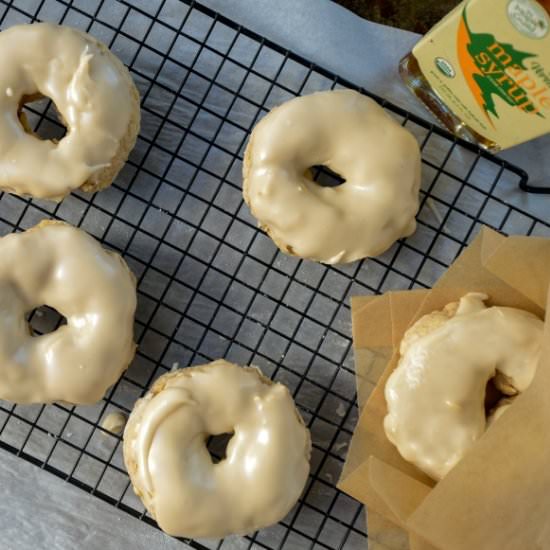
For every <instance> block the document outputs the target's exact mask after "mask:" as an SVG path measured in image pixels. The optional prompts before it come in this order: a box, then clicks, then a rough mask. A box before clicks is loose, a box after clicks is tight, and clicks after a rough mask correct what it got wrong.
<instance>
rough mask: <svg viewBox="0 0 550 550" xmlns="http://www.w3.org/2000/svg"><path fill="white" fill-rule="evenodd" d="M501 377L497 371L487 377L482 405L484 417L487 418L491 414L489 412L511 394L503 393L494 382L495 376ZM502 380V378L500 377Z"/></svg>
mask: <svg viewBox="0 0 550 550" xmlns="http://www.w3.org/2000/svg"><path fill="white" fill-rule="evenodd" d="M499 376H500V377H501V376H502V375H500V374H499V373H497V374H496V375H495V376H493V377H492V378H489V380H488V382H487V385H486V386H485V401H484V407H485V417H486V418H488V417H489V416H491V414H492V413H493V412H494V411H495V409H496V408H497V407H498V406H499V405H500V404H501V403H502V401H503V400H506V399H509V398H510V397H511V395H512V394H510V393H508V394H507V393H504V392H502V391H501V390H500V389H499V388H498V385H497V384H496V379H497V377H499ZM501 380H502V378H501Z"/></svg>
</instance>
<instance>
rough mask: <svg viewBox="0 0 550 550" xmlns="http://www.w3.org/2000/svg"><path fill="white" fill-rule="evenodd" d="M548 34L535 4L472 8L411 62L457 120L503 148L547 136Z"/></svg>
mask: <svg viewBox="0 0 550 550" xmlns="http://www.w3.org/2000/svg"><path fill="white" fill-rule="evenodd" d="M549 29H550V17H549V15H548V13H547V12H546V10H545V9H543V8H542V6H541V5H540V4H538V3H537V2H536V1H535V0H469V1H467V2H463V3H462V4H461V5H460V6H458V7H457V8H456V9H455V10H454V11H453V12H452V13H451V14H450V15H449V16H447V17H446V18H445V19H444V20H443V21H441V23H440V24H439V25H437V26H436V27H435V28H434V29H432V30H431V31H430V32H429V33H428V34H427V35H426V36H425V37H424V38H423V39H422V40H421V41H420V42H419V43H418V44H417V45H416V46H415V48H414V49H413V55H414V56H415V57H416V59H417V61H418V63H419V65H420V69H421V71H422V73H423V74H424V77H425V78H426V79H427V80H428V82H429V84H430V86H431V87H432V88H433V90H434V91H435V92H436V93H437V94H438V95H439V96H440V98H441V99H442V101H443V102H444V103H445V104H446V105H447V106H448V107H449V108H450V109H451V110H452V111H453V113H454V114H455V115H456V116H457V117H458V118H460V119H461V120H462V121H463V122H465V123H466V124H467V125H468V126H470V127H471V128H472V129H473V130H475V131H476V132H477V133H479V134H481V135H482V136H484V137H485V138H487V139H489V140H491V141H494V142H495V143H496V144H497V145H499V146H500V147H501V148H505V147H510V146H512V145H515V144H517V143H521V142H523V141H527V140H529V139H531V138H533V137H536V136H539V135H542V134H545V133H547V132H550V32H549Z"/></svg>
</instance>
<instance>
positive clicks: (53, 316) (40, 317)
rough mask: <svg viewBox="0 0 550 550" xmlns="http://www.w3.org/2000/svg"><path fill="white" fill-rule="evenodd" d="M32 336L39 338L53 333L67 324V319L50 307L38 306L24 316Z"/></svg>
mask: <svg viewBox="0 0 550 550" xmlns="http://www.w3.org/2000/svg"><path fill="white" fill-rule="evenodd" d="M26 319H27V322H28V323H29V326H30V328H31V332H32V335H33V336H41V335H44V334H50V333H51V332H55V331H56V330H57V329H58V328H59V327H61V326H63V325H66V324H67V319H66V317H64V316H63V315H61V313H59V311H57V309H54V308H53V307H50V306H40V307H37V308H35V309H33V310H32V311H31V312H29V313H28V314H27V315H26Z"/></svg>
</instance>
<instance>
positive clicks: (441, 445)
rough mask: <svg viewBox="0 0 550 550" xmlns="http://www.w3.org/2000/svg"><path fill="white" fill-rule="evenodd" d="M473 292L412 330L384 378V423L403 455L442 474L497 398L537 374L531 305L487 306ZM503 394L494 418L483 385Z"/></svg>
mask: <svg viewBox="0 0 550 550" xmlns="http://www.w3.org/2000/svg"><path fill="white" fill-rule="evenodd" d="M487 299H488V297H487V296H486V295H485V294H478V293H470V294H467V295H466V296H464V297H463V298H462V299H461V300H460V302H459V303H456V302H455V303H452V304H449V305H448V306H447V307H446V308H445V309H444V310H443V311H438V312H434V313H431V314H429V315H426V316H424V317H422V318H421V319H419V320H418V321H417V322H416V323H415V324H414V325H412V327H411V328H409V329H408V330H407V332H406V333H405V335H404V338H403V340H402V342H401V346H400V353H401V357H400V359H399V363H398V365H397V367H396V369H395V370H394V371H393V372H392V374H391V375H390V377H389V378H388V381H387V383H386V386H385V397H386V403H387V407H388V413H387V415H386V417H385V419H384V429H385V432H386V435H387V437H388V439H389V440H390V441H391V442H392V443H393V444H394V445H395V446H396V447H397V449H398V451H399V453H400V454H401V456H402V457H403V458H404V459H405V460H408V461H409V462H412V463H413V464H415V465H416V466H417V467H418V468H420V469H421V470H423V471H424V472H425V473H426V474H428V475H429V476H430V477H432V478H433V479H435V480H440V479H442V478H443V477H444V476H445V475H446V474H447V473H448V472H449V471H450V470H451V469H452V468H453V467H454V466H455V465H456V464H457V463H458V462H459V461H460V460H461V459H462V457H463V456H464V454H465V453H466V452H467V451H468V449H470V448H471V447H472V445H474V443H475V441H476V440H477V439H478V438H479V437H481V435H482V434H483V432H484V431H485V430H486V428H487V426H488V420H489V421H491V420H494V419H496V418H498V416H500V414H501V412H500V411H499V405H500V406H501V407H502V408H503V409H504V408H505V407H509V406H510V399H511V398H510V396H514V395H517V394H518V393H520V392H522V391H524V390H525V389H527V387H528V386H529V384H530V383H531V381H532V380H533V377H534V375H535V371H536V367H537V363H538V359H539V355H540V351H541V347H542V335H543V326H544V323H543V322H542V321H541V320H540V319H538V318H537V317H535V316H534V315H532V314H531V313H528V312H526V311H522V310H519V309H514V308H509V307H487V306H486V305H485V304H484V301H485V300H487ZM490 379H492V380H493V383H494V385H495V386H496V388H497V389H498V390H499V392H500V394H501V395H502V396H503V397H502V399H501V401H500V402H499V403H498V404H497V407H496V411H493V412H492V413H491V415H490V416H489V418H487V415H486V412H485V406H484V401H485V389H486V387H487V383H488V382H489V380H490Z"/></svg>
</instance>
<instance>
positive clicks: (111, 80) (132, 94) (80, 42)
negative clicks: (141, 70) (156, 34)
mask: <svg viewBox="0 0 550 550" xmlns="http://www.w3.org/2000/svg"><path fill="white" fill-rule="evenodd" d="M0 66H1V67H2V70H1V71H0V113H1V116H0V190H2V191H7V192H10V193H15V194H17V195H30V196H32V197H37V198H45V199H52V200H61V199H62V198H63V197H64V196H66V195H67V194H68V193H70V192H71V191H72V190H74V189H77V188H80V189H82V190H83V191H99V190H100V189H103V188H104V187H107V186H108V185H110V184H111V182H112V181H113V179H114V178H115V176H116V175H117V173H118V172H119V170H120V169H121V168H122V166H123V165H124V163H125V162H126V159H127V158H128V154H129V152H130V151H131V149H132V148H133V146H134V144H135V141H136V137H137V134H138V131H139V122H140V109H139V94H138V91H137V89H136V87H135V85H134V82H133V81H132V78H131V77H130V73H129V72H128V70H127V69H126V67H125V66H124V65H123V64H122V63H121V62H120V60H119V59H118V58H117V57H115V56H114V55H113V54H112V53H111V52H110V51H109V50H108V48H107V46H105V45H104V44H102V43H101V42H99V41H98V40H96V39H95V38H93V37H92V36H90V35H88V34H85V33H83V32H81V31H78V30H76V29H72V28H70V27H62V26H58V25H52V24H49V23H36V24H33V25H18V26H15V27H11V28H10V29H8V30H6V31H3V32H1V33H0ZM41 97H49V98H50V99H52V100H53V102H54V103H55V106H56V108H57V111H58V113H59V116H60V118H61V119H62V121H63V122H64V123H65V125H66V127H67V134H66V135H65V137H63V138H62V139H61V141H59V142H58V143H56V142H55V141H53V140H42V139H40V138H38V137H37V136H36V135H34V134H33V132H32V130H31V129H30V127H29V124H28V123H27V120H26V117H25V116H24V113H23V112H22V110H21V109H22V107H23V105H24V104H25V103H28V102H29V101H34V100H35V99H38V98H41Z"/></svg>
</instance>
